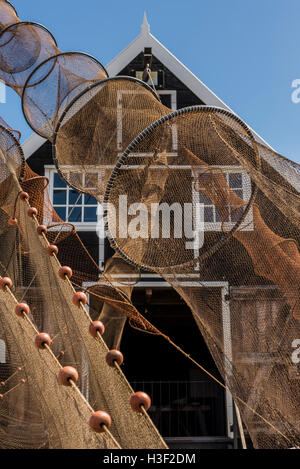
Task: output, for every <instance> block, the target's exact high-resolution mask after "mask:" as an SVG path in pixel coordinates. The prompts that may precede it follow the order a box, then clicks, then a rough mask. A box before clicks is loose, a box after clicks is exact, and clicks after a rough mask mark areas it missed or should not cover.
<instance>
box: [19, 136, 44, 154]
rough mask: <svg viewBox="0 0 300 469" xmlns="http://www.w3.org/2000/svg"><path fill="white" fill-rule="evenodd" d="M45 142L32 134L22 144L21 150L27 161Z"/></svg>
mask: <svg viewBox="0 0 300 469" xmlns="http://www.w3.org/2000/svg"><path fill="white" fill-rule="evenodd" d="M45 142H47V140H46V139H45V138H43V137H41V136H40V135H38V134H32V135H31V136H30V137H29V138H28V139H27V140H26V141H25V142H24V143H22V145H21V146H22V149H23V153H24V156H25V160H27V159H28V158H29V157H30V156H31V155H32V154H33V153H35V152H36V151H37V150H38V149H39V148H40V147H41V146H42V145H43V144H44V143H45Z"/></svg>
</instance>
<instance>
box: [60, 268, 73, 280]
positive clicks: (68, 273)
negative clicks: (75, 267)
mask: <svg viewBox="0 0 300 469" xmlns="http://www.w3.org/2000/svg"><path fill="white" fill-rule="evenodd" d="M72 275H73V272H72V269H71V267H68V266H66V265H65V266H63V267H61V268H60V269H59V271H58V276H59V277H60V278H61V279H62V280H66V278H71V277H72Z"/></svg>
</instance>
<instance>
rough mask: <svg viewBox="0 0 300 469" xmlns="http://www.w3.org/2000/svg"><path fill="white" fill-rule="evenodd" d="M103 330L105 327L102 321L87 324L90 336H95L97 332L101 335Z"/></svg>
mask: <svg viewBox="0 0 300 469" xmlns="http://www.w3.org/2000/svg"><path fill="white" fill-rule="evenodd" d="M104 331H105V327H104V324H103V322H101V321H93V322H92V323H91V324H90V326H89V332H90V334H91V336H92V337H94V338H96V337H97V333H98V332H99V334H100V335H103V334H104Z"/></svg>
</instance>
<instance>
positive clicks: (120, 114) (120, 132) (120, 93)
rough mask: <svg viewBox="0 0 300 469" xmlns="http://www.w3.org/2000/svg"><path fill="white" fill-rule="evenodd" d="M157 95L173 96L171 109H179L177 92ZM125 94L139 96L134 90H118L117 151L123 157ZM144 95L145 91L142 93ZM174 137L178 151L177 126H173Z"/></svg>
mask: <svg viewBox="0 0 300 469" xmlns="http://www.w3.org/2000/svg"><path fill="white" fill-rule="evenodd" d="M156 92H157V94H159V95H170V96H171V109H172V110H174V111H175V110H176V109H177V91H176V90H156ZM124 94H127V95H128V94H138V93H137V92H136V91H134V90H118V91H117V142H116V143H117V150H118V151H119V152H120V153H119V156H121V155H122V153H123V151H124V150H125V148H123V124H122V119H123V110H122V96H123V95H124ZM140 94H143V91H141V92H140ZM172 136H173V143H172V150H174V151H176V150H177V149H178V133H177V125H176V124H172Z"/></svg>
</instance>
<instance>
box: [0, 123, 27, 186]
mask: <svg viewBox="0 0 300 469" xmlns="http://www.w3.org/2000/svg"><path fill="white" fill-rule="evenodd" d="M0 130H4V131H5V132H7V133H8V135H9V136H10V137H11V138H12V139H13V141H14V142H15V144H16V147H17V148H18V151H19V153H20V156H21V160H22V163H21V171H20V177H19V179H18V181H19V182H22V181H23V178H24V176H25V156H24V152H23V148H22V147H21V145H20V143H19V142H18V140H17V139H16V137H15V136H14V134H13V133H12V132H11V131H10V130H9V129H7V128H6V127H5V126H4V125H2V124H0Z"/></svg>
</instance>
